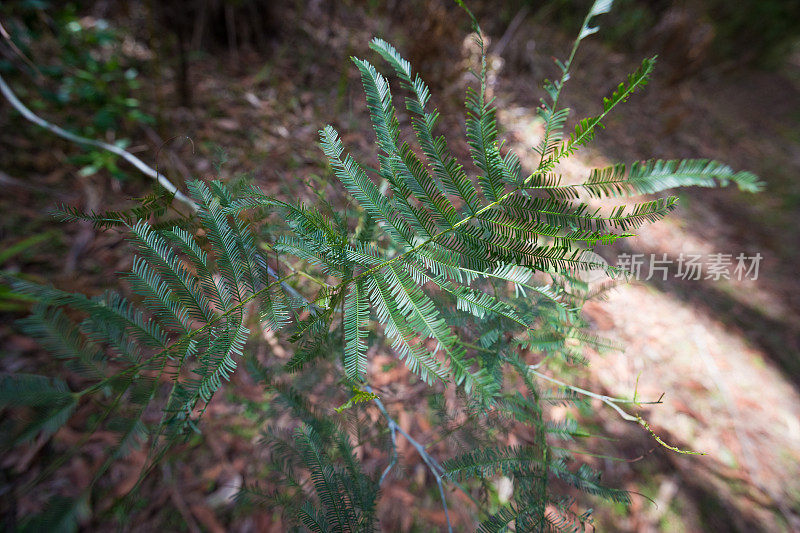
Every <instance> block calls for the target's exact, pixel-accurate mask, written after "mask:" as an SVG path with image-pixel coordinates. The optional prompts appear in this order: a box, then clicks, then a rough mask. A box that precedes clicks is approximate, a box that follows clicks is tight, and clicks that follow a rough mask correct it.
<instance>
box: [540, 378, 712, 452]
mask: <svg viewBox="0 0 800 533" xmlns="http://www.w3.org/2000/svg"><path fill="white" fill-rule="evenodd" d="M528 372H530V373H531V374H533V375H535V376H536V377H539V378H541V379H544V380H545V381H549V382H550V383H555V384H556V385H559V386H561V387H565V388H567V389H569V390H571V391H574V392H577V393H578V394H583V395H584V396H588V397H590V398H595V399H597V400H600V401H601V402H603V403H604V404H606V405H608V406H609V407H611V408H612V409H614V410H615V411H616V412H617V413H619V416H621V417H622V418H623V419H625V420H627V421H629V422H636V423H637V424H639V425H640V426H642V427H643V428H644V429H646V430H647V432H648V433H650V435H651V436H652V437H653V438H654V439H655V440H656V442H658V443H659V444H660V445H662V446H663V447H665V448H667V449H669V450H672V451H673V452H677V453H682V454H686V455H706V454H705V453H704V452H695V451H691V450H682V449H680V448H678V447H676V446H671V445H669V444H667V443H666V442H664V441H663V440H662V439H661V437H659V436H658V435H657V434H656V432H655V431H653V430H652V429H651V428H650V424H648V423H647V422H646V421H645V420H644V419H643V418H642V417H641V416H640V415H635V416H634V415H632V414H630V413H628V412H626V411H624V410H623V409H622V408H621V407H620V406H619V405H617V404H618V403H635V404H636V405H641V404H658V403H661V398H659V399H658V400H656V401H654V402H639V401H637V402H634V401H632V400H626V399H624V398H612V397H611V396H606V395H605V394H597V393H596V392H592V391H589V390H586V389H582V388H580V387H576V386H575V385H569V384H567V383H564V382H563V381H559V380H557V379H555V378H551V377H550V376H548V375H545V374H542V373H541V372H537V371H536V367H535V365H530V366H528ZM662 397H663V395H662Z"/></svg>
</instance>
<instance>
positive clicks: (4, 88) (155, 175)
mask: <svg viewBox="0 0 800 533" xmlns="http://www.w3.org/2000/svg"><path fill="white" fill-rule="evenodd" d="M0 92H2V93H3V96H5V98H6V100H8V102H9V103H10V104H11V105H12V107H14V109H16V110H17V111H19V113H20V114H21V115H22V116H23V117H25V119H26V120H28V121H30V122H33V123H34V124H36V125H37V126H40V127H42V128H44V129H46V130H48V131H50V132H52V133H55V134H56V135H58V136H59V137H61V138H63V139H66V140H68V141H71V142H74V143H77V144H88V145H89V146H95V147H97V148H102V149H103V150H106V151H109V152H111V153H112V154H116V155H118V156H119V157H121V158H123V159H124V160H125V161H127V162H128V163H130V164H131V165H133V166H134V167H136V169H137V170H138V171H139V172H141V173H142V174H144V175H145V176H148V177H150V178H152V179H154V180H156V181H157V182H158V183H159V184H160V185H161V186H162V187H164V188H165V189H166V190H168V191H169V192H170V193H171V194H172V195H173V196H174V198H175V199H176V200H179V201H180V202H182V203H183V204H185V205H186V206H187V207H188V208H189V209H191V210H192V211H193V212H194V211H197V205H196V204H195V203H194V202H193V201H192V200H191V199H190V198H189V197H187V196H186V195H185V194H183V193H182V192H181V191H179V190H178V188H177V187H175V185H173V184H172V182H171V181H169V180H168V179H167V177H166V176H164V175H163V174H161V173H160V172H158V171H157V170H155V169H154V168H152V167H150V166H149V165H147V164H146V163H145V162H144V161H142V160H141V159H139V158H138V157H136V156H135V155H133V154H132V153H130V152H128V151H126V150H123V149H122V148H120V147H119V146H114V145H113V144H109V143H105V142H103V141H97V140H94V139H87V138H86V137H81V136H80V135H75V134H74V133H71V132H69V131H67V130H65V129H64V128H61V127H59V126H56V125H55V124H51V123H50V122H47V121H46V120H45V119H43V118H41V117H39V116H38V115H36V114H34V113H33V111H31V110H30V109H28V108H27V107H25V104H23V103H22V102H20V100H19V98H17V95H15V94H14V92H13V91H12V90H11V87H9V86H8V84H7V83H6V81H5V80H4V79H3V77H2V76H0Z"/></svg>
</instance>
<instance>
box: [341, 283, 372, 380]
mask: <svg viewBox="0 0 800 533" xmlns="http://www.w3.org/2000/svg"><path fill="white" fill-rule="evenodd" d="M368 319H369V302H368V300H367V295H366V293H365V290H364V282H363V280H358V281H356V282H354V283H351V284H350V287H349V290H348V292H347V295H346V296H345V299H344V315H343V317H342V321H343V323H344V325H343V327H344V369H345V373H346V374H347V377H348V378H350V379H351V380H353V381H356V382H359V381H363V379H364V376H365V374H366V372H367V357H366V351H367V345H366V342H365V339H366V337H367V332H366V331H365V330H364V328H365V326H366V323H367V320H368Z"/></svg>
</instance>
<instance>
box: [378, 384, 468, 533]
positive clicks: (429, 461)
mask: <svg viewBox="0 0 800 533" xmlns="http://www.w3.org/2000/svg"><path fill="white" fill-rule="evenodd" d="M364 390H366V391H367V392H369V393H373V390H372V387H370V386H369V385H367V386H366V387H365V389H364ZM373 394H374V393H373ZM372 401H374V402H375V405H377V406H378V409H380V411H381V413H382V414H383V417H384V418H385V419H386V422H387V423H388V424H389V430H390V431H391V432H392V447H393V453H392V460H391V461H390V462H389V466H388V467H387V468H386V470H384V472H383V475H382V476H381V479H380V482H379V483H382V482H383V479H384V478H385V477H386V474H387V473H388V472H389V469H390V468H391V467H392V466H394V464H395V463H396V462H397V437H396V434H395V432H399V433H400V434H401V435H403V436H404V437H405V438H406V440H407V441H408V442H409V443H411V445H412V446H413V447H414V448H415V449H416V450H417V453H419V456H420V457H422V460H423V461H425V464H426V465H428V470H430V471H431V474H433V477H434V479H436V484H437V485H438V487H439V494H440V495H441V497H442V507H444V517H445V519H446V520H447V531H448V533H453V526H452V525H451V524H450V514H449V512H448V510H447V499H446V498H445V495H444V487H443V485H442V476H444V475H445V470H444V468H442V465H440V464H439V463H438V461H436V459H434V458H433V457H431V456H430V455H429V454H428V452H426V451H425V447H424V446H423V445H422V444H420V443H419V442H417V440H416V439H414V437H412V436H411V435H409V434H408V433H407V432H406V430H404V429H403V428H402V427H400V425H399V424H398V423H397V422H396V421H395V420H394V418H392V417H391V416H389V413H388V412H387V411H386V407H384V406H383V402H381V400H380V398H374V399H373V400H372Z"/></svg>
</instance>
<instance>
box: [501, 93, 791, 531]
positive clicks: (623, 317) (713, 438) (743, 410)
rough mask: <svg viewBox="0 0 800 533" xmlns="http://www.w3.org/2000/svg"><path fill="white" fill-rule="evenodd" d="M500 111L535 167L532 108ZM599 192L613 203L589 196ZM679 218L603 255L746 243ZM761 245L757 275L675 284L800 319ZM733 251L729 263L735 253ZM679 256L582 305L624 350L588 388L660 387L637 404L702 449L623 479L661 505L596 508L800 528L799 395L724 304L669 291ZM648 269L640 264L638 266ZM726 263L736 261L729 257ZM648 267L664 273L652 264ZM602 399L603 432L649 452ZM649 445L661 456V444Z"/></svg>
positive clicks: (631, 524) (598, 159) (621, 516)
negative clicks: (718, 309)
mask: <svg viewBox="0 0 800 533" xmlns="http://www.w3.org/2000/svg"><path fill="white" fill-rule="evenodd" d="M499 120H500V122H501V124H502V125H503V127H504V128H505V129H506V135H507V137H508V138H509V140H510V143H509V146H510V147H511V148H513V149H514V150H515V151H516V152H517V153H518V154H519V155H520V156H521V159H522V161H523V166H524V167H525V168H528V169H531V168H535V167H536V165H537V163H538V157H539V156H538V154H536V153H535V152H533V151H532V150H531V149H530V148H531V147H533V146H536V145H537V143H538V142H539V141H540V139H541V136H542V134H543V126H542V121H541V120H540V119H539V118H538V117H537V116H536V113H535V110H534V109H529V108H526V107H513V106H512V107H509V108H507V109H506V110H504V111H501V112H500V113H499ZM612 134H613V133H612ZM641 155H642V156H643V157H646V156H647V155H648V154H641ZM609 164H611V162H610V161H609V160H608V159H607V158H605V157H603V156H602V155H601V154H599V153H597V152H592V151H590V150H586V151H584V152H582V153H580V154H579V156H578V157H576V158H573V159H572V160H570V161H568V162H567V163H565V164H563V165H561V168H560V169H559V170H560V172H561V173H562V174H563V177H564V183H575V182H580V181H582V180H584V179H586V178H587V177H588V176H589V172H590V170H591V169H592V168H597V167H602V166H606V165H609ZM666 194H668V193H665V194H664V195H666ZM639 200H642V199H641V198H640V199H639ZM604 204H605V205H608V203H607V202H602V203H597V202H595V203H594V204H593V205H596V206H597V207H600V206H602V205H604ZM703 216H704V217H705V219H704V226H705V227H706V228H711V229H712V230H713V229H714V228H715V227H719V226H720V225H721V224H722V223H721V222H720V221H719V220H718V219H719V216H718V215H717V213H715V212H714V211H713V210H707V211H704V212H703ZM686 219H687V213H686V211H685V210H684V209H679V210H678V211H677V212H676V213H674V214H673V215H672V216H671V217H669V218H668V219H667V220H665V221H662V222H659V223H658V224H655V225H652V226H646V227H644V228H641V229H639V230H637V231H636V234H637V236H636V237H633V238H631V239H628V241H627V243H626V244H625V245H624V247H623V248H615V249H613V251H612V252H610V253H606V254H604V255H605V257H606V259H608V260H609V262H611V263H612V264H614V262H615V260H616V258H617V256H618V255H619V254H620V253H627V254H634V253H639V254H643V255H644V257H645V258H648V259H649V258H650V256H651V254H656V257H657V258H661V257H662V254H663V253H666V254H667V258H669V259H670V260H671V261H672V262H673V263H675V262H676V260H677V258H678V257H679V256H680V255H681V254H701V255H703V256H704V258H706V257H707V256H708V255H709V254H713V253H724V254H732V255H733V256H734V257H735V256H736V254H738V253H740V252H743V251H744V250H742V249H736V246H737V245H739V246H741V243H736V242H735V241H732V240H731V239H724V238H719V239H715V240H714V241H712V240H710V239H708V238H707V234H708V231H706V232H704V235H703V236H700V235H698V234H697V232H694V231H692V223H691V222H689V221H687V220H686ZM711 234H712V235H713V231H712V232H711ZM762 252H763V254H764V255H765V256H766V257H765V259H764V260H763V261H762V264H761V272H760V275H761V278H760V279H759V280H752V279H751V280H743V281H738V280H736V279H730V280H728V279H720V280H713V279H711V280H704V279H701V280H697V281H683V282H681V285H680V289H681V290H682V291H683V292H690V293H691V292H692V291H697V294H699V295H700V296H699V297H700V298H701V299H702V297H703V296H702V295H703V291H708V292H713V293H714V294H717V293H719V294H723V295H725V296H726V297H728V298H731V299H733V300H735V301H737V302H738V303H739V304H741V305H746V306H747V308H749V309H757V310H758V311H759V312H761V313H763V314H764V315H765V316H767V317H769V318H770V319H772V320H776V321H781V322H782V323H786V324H791V325H793V327H796V322H797V317H795V316H794V314H793V313H792V312H791V306H790V305H789V303H788V301H787V298H786V295H785V294H780V293H777V292H776V291H775V289H774V287H775V285H774V284H770V283H768V282H765V281H764V276H765V269H766V276H767V277H769V274H770V272H769V268H770V267H771V266H774V265H775V260H776V257H775V256H774V254H772V253H771V252H770V251H769V250H762ZM704 261H705V259H704ZM648 262H649V261H648ZM733 262H734V266H735V259H734V261H733ZM675 267H676V265H675V264H673V265H672V267H671V269H670V271H669V272H668V274H667V280H665V281H662V283H660V284H658V285H653V284H650V283H647V282H633V283H630V284H623V285H621V286H620V287H618V288H617V289H615V290H613V291H611V292H610V293H609V294H608V297H607V299H605V300H604V301H598V302H591V303H590V304H588V305H587V306H586V309H585V312H586V316H587V318H588V319H589V320H590V322H591V323H592V325H593V327H594V329H595V330H596V331H597V332H598V333H600V334H602V335H605V336H607V337H610V338H613V339H616V340H618V341H620V342H621V343H622V344H623V345H624V346H625V351H624V353H622V352H612V353H610V354H606V355H604V356H600V355H598V354H595V355H594V356H592V357H591V365H590V367H589V369H588V377H587V380H588V382H589V384H590V385H589V386H588V388H592V389H593V390H596V391H597V392H601V393H604V394H608V395H610V396H614V397H623V398H632V397H633V395H634V391H636V394H637V398H639V399H640V400H642V401H648V400H657V399H658V398H659V397H660V396H661V395H662V393H664V398H663V403H662V404H659V405H652V406H644V407H646V409H644V410H643V411H641V412H642V413H643V414H644V416H645V418H646V419H647V420H648V421H649V423H650V425H651V427H652V428H653V429H654V430H655V431H656V433H658V434H660V435H661V436H662V437H663V438H664V440H666V441H667V442H669V443H670V444H672V445H674V446H677V447H679V448H681V449H689V450H697V451H701V452H704V453H706V454H707V455H706V456H681V455H678V454H677V453H674V452H669V451H667V452H666V453H667V454H672V455H673V457H670V458H668V459H667V460H666V462H665V461H664V460H660V461H654V463H653V464H652V465H651V466H650V467H648V466H647V465H646V463H647V461H648V460H651V459H652V457H645V458H644V459H642V462H641V463H637V466H636V469H637V470H638V471H639V472H640V475H641V473H642V472H645V475H647V477H648V478H650V479H647V478H645V479H641V478H640V479H638V482H636V483H632V484H630V485H629V486H628V488H630V489H631V490H639V491H642V492H643V493H644V494H645V495H647V496H648V497H650V498H653V499H654V500H656V502H657V503H658V505H653V504H651V503H649V502H647V501H646V500H642V501H635V502H634V505H633V506H632V508H631V510H630V511H620V512H619V513H618V514H616V515H615V514H614V513H609V512H604V511H601V515H600V516H601V520H602V522H603V523H605V524H606V525H607V526H609V527H612V528H613V529H615V530H629V531H633V530H636V531H648V530H667V531H680V530H687V531H691V530H693V529H695V528H706V529H708V528H713V524H715V523H716V524H718V523H719V520H718V518H719V517H714V516H705V515H706V514H707V513H709V509H711V510H712V511H711V514H714V512H717V513H718V514H719V512H721V511H719V509H733V510H735V511H734V512H733V513H732V516H733V518H731V517H728V518H725V519H724V520H723V522H722V523H723V524H727V525H728V526H730V527H738V528H743V529H746V525H745V524H751V525H753V527H758V528H763V529H769V530H781V529H785V528H786V527H787V525H788V524H790V525H789V527H790V528H800V518H798V513H800V480H799V479H798V478H797V465H798V464H800V395H799V394H798V392H797V389H795V387H794V386H793V384H792V382H791V379H789V376H787V375H786V373H785V372H782V371H781V370H780V369H779V368H776V365H775V364H774V363H773V362H772V360H771V359H770V357H769V355H768V354H766V353H765V352H764V350H763V349H761V348H760V347H759V346H758V345H754V343H752V342H751V341H750V340H749V339H748V337H747V336H746V335H745V334H744V333H743V332H742V331H741V330H740V329H739V328H737V327H735V326H734V325H732V324H730V323H728V322H726V320H725V319H724V316H723V318H722V319H720V318H715V312H714V306H715V303H714V302H713V301H709V302H708V303H709V305H708V307H699V306H697V305H695V304H694V303H693V302H692V301H691V300H687V299H685V298H680V297H678V296H676V295H675V294H673V292H672V287H671V284H672V281H671V279H672V278H674V277H675V275H676V270H675ZM648 270H649V269H648V265H647V264H645V265H644V266H643V268H642V272H643V273H644V277H647V275H648V274H649V272H648ZM730 270H731V272H733V266H731V268H730ZM704 276H705V273H704V274H703V277H704ZM655 277H656V278H661V277H663V276H662V274H661V273H656V274H655ZM731 277H732V278H735V276H731ZM751 277H752V276H751ZM692 283H696V285H695V286H692V285H691V284H692ZM709 285H711V286H710V287H709ZM709 300H711V298H709ZM787 349H789V350H791V347H788V348H787ZM637 382H638V387H637ZM597 404H598V405H597V408H598V410H599V411H600V412H601V415H600V416H601V417H602V419H603V420H604V421H603V422H602V426H603V427H604V428H605V429H606V430H608V431H609V432H610V433H612V434H614V435H616V436H618V437H620V436H622V437H621V438H623V439H626V438H630V439H632V440H633V441H637V442H639V445H638V446H639V449H642V450H644V451H645V455H649V454H650V453H652V452H653V451H655V450H654V448H658V445H657V444H656V442H655V441H654V440H653V439H651V438H650V436H649V435H647V434H646V433H645V432H644V430H643V429H642V428H640V427H638V426H637V425H636V424H632V423H627V422H624V421H622V420H621V419H620V420H617V419H616V418H615V417H616V414H615V413H614V412H613V411H612V410H610V409H605V410H603V407H604V406H603V405H602V404H600V402H597ZM635 410H636V409H635V408H633V407H632V408H631V409H630V411H631V412H633V411H635ZM637 433H643V435H636V434H637ZM642 444H644V447H642V446H641V445H642ZM610 449H612V450H613V449H614V448H613V446H612V447H611V448H610ZM662 451H663V450H662ZM656 453H657V454H658V455H659V456H661V457H663V453H660V452H656ZM634 455H635V454H634ZM632 458H633V457H630V458H628V459H632ZM637 459H638V457H637ZM603 469H604V470H606V471H607V475H609V476H610V477H611V478H612V479H613V478H615V477H616V479H617V480H621V479H626V478H627V479H628V480H630V476H629V475H626V474H627V473H629V472H630V470H631V466H630V465H628V464H627V463H624V462H623V463H614V462H607V463H606V464H605V465H603ZM648 474H649V475H648ZM698 485H699V486H702V487H703V491H704V492H707V493H713V494H714V495H715V496H714V498H715V499H716V500H717V501H718V502H721V503H720V505H721V507H719V509H717V508H715V507H714V505H715V504H712V503H708V502H705V501H704V500H703V499H702V498H698V497H697V493H698V490H697V486H698ZM704 506H705V507H704ZM688 507H693V510H688ZM714 509H717V511H714Z"/></svg>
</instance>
